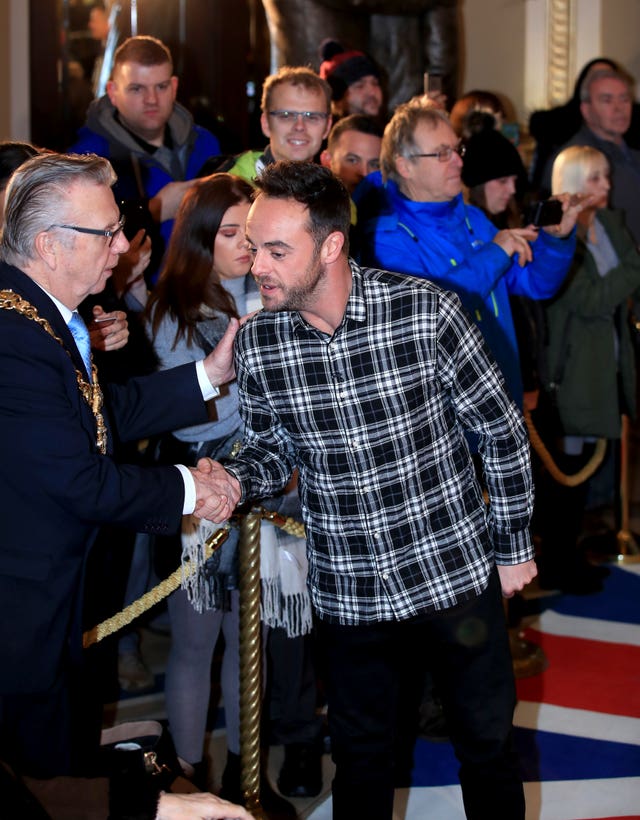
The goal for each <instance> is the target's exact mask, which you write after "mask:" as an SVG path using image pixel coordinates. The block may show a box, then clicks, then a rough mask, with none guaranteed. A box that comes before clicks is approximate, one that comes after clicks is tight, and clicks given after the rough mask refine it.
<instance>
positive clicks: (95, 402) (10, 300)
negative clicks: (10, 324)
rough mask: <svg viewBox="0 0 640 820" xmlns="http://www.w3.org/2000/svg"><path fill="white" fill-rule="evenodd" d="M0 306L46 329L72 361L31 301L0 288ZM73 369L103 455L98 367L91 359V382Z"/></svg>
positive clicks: (102, 417)
mask: <svg viewBox="0 0 640 820" xmlns="http://www.w3.org/2000/svg"><path fill="white" fill-rule="evenodd" d="M0 308H4V309H5V310H15V311H16V312H17V313H19V314H20V315H21V316H24V317H26V318H27V319H31V320H32V321H34V322H36V324H38V325H40V327H41V328H42V329H43V330H46V332H47V333H48V334H49V335H50V336H51V337H53V338H54V339H55V340H56V342H58V344H59V345H60V346H61V347H62V349H63V350H64V351H65V352H66V354H67V355H68V356H69V358H70V359H71V361H72V363H73V359H72V357H71V352H70V351H69V350H68V349H67V347H65V344H64V342H63V341H62V339H61V338H60V337H59V336H58V335H57V334H56V333H55V331H54V330H53V328H52V327H51V325H50V324H49V322H48V321H47V320H46V319H43V318H42V316H40V315H39V314H38V311H37V309H36V308H35V307H34V306H33V305H32V304H31V302H29V301H27V300H26V299H24V298H23V297H22V296H19V295H18V294H17V293H15V292H14V291H12V290H0ZM74 370H75V371H76V380H77V382H78V390H79V391H80V395H81V396H82V398H83V399H84V400H85V401H86V403H87V404H88V406H89V409H90V410H91V412H92V413H93V416H94V418H95V420H96V447H97V449H98V452H100V453H102V455H105V454H106V452H107V427H106V425H105V423H104V416H103V415H102V404H103V396H102V390H101V389H100V385H99V383H98V368H97V367H96V366H95V364H94V363H93V359H92V360H91V377H92V379H93V383H92V384H89V382H87V381H85V379H84V377H83V375H82V373H81V372H80V371H79V370H78V368H77V367H76V366H75V365H74Z"/></svg>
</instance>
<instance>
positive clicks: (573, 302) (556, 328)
mask: <svg viewBox="0 0 640 820" xmlns="http://www.w3.org/2000/svg"><path fill="white" fill-rule="evenodd" d="M610 187H611V186H610V182H609V163H608V160H607V158H606V157H605V156H604V154H602V153H601V152H600V151H597V150H596V149H595V148H591V147H590V146H572V147H570V148H566V149H565V150H564V151H562V152H561V153H560V154H559V155H558V156H557V158H556V160H555V162H554V165H553V174H552V190H553V192H556V193H557V192H559V191H566V192H568V193H570V194H574V195H576V196H582V197H588V199H587V200H585V207H584V208H583V209H582V211H581V212H580V215H579V216H578V244H577V247H576V253H575V257H574V260H573V264H572V266H571V268H570V270H569V273H568V275H567V278H566V280H565V282H564V284H563V286H562V288H561V289H560V291H559V292H558V294H557V295H556V296H555V297H554V298H553V299H552V300H550V301H549V302H548V304H547V306H546V317H547V325H548V344H547V347H546V360H547V379H548V384H547V390H548V391H550V393H551V397H552V399H553V401H554V403H555V406H556V407H557V411H558V416H559V421H560V423H561V428H562V429H561V436H560V437H559V439H558V454H557V455H558V458H559V460H560V462H561V466H564V472H565V473H575V472H577V471H578V470H579V469H580V468H581V467H583V466H584V464H585V463H586V461H587V460H588V458H589V456H590V455H591V453H592V452H593V448H594V442H595V441H596V440H597V439H598V438H606V439H609V440H611V441H616V440H618V439H619V438H620V431H621V416H622V414H627V415H629V416H631V417H633V416H634V415H635V396H636V371H635V367H636V363H635V354H634V348H633V342H632V337H631V329H630V322H629V301H630V297H631V296H632V295H633V294H634V292H635V291H636V289H638V288H639V287H640V256H639V254H638V251H637V249H636V247H635V244H634V242H633V240H632V238H631V235H630V234H629V233H628V231H627V229H626V227H625V222H624V215H623V213H622V212H620V211H614V210H610V209H609V208H608V207H607V205H608V199H609V190H610ZM542 489H543V491H544V488H542ZM545 501H546V503H545V504H541V505H540V506H541V508H542V509H544V510H545V516H544V525H545V526H544V528H543V533H542V536H543V539H542V543H543V549H542V555H541V567H540V579H539V580H540V585H541V586H542V587H544V588H551V587H560V588H561V589H563V590H564V591H566V592H574V593H588V592H595V591H597V590H598V589H600V588H601V579H602V570H600V569H599V568H596V567H592V566H591V565H590V564H588V563H587V561H586V560H585V559H584V558H583V557H581V556H580V554H579V551H578V548H577V538H578V536H579V534H580V529H581V521H582V514H583V511H584V506H585V503H586V485H585V484H584V483H583V484H581V485H579V486H578V487H575V488H569V487H565V486H562V485H558V484H556V485H555V486H554V487H553V488H551V490H550V492H549V498H545Z"/></svg>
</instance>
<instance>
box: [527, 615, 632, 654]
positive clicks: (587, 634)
mask: <svg viewBox="0 0 640 820" xmlns="http://www.w3.org/2000/svg"><path fill="white" fill-rule="evenodd" d="M527 626H529V627H530V628H531V629H536V630H538V632H547V633H549V634H550V635H560V636H566V637H567V638H583V639H586V640H590V641H606V642H607V643H622V644H628V645H629V646H640V627H638V624H627V623H618V622H616V621H602V620H600V619H598V618H577V617H575V616H573V615H561V614H560V613H558V612H553V611H552V610H547V611H546V612H544V613H543V614H542V615H540V616H539V617H538V618H535V619H534V620H533V621H531V623H528V624H527Z"/></svg>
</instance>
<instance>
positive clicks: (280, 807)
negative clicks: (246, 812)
mask: <svg viewBox="0 0 640 820" xmlns="http://www.w3.org/2000/svg"><path fill="white" fill-rule="evenodd" d="M220 797H222V799H223V800H228V801H229V802H230V803H237V804H238V805H239V806H244V805H245V800H244V795H243V794H242V786H241V785H240V755H237V754H234V753H233V752H228V753H227V764H226V766H225V767H224V772H223V773H222V784H221V788H220ZM260 805H261V806H262V808H263V810H264V813H265V814H266V815H267V816H268V818H269V820H297V817H298V813H297V811H296V810H295V809H294V807H293V806H292V805H291V803H289V801H288V800H285V799H284V797H280V795H279V794H278V793H277V792H276V791H274V789H273V787H272V786H271V783H270V782H269V779H268V777H267V776H266V774H265V773H264V770H262V771H261V773H260Z"/></svg>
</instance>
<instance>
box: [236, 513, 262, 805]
mask: <svg viewBox="0 0 640 820" xmlns="http://www.w3.org/2000/svg"><path fill="white" fill-rule="evenodd" d="M260 522H261V515H260V513H259V512H256V511H254V510H252V511H251V512H250V513H248V514H247V515H246V516H244V518H243V519H242V522H241V524H240V556H239V567H240V579H239V585H240V766H241V773H240V785H241V787H242V793H243V795H244V799H245V804H246V807H247V811H249V812H250V813H251V814H253V816H254V817H255V818H256V820H267V815H266V814H265V812H264V810H263V808H262V806H261V804H260V712H261V702H262V674H261V672H262V646H261V631H262V630H261V625H260Z"/></svg>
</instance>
